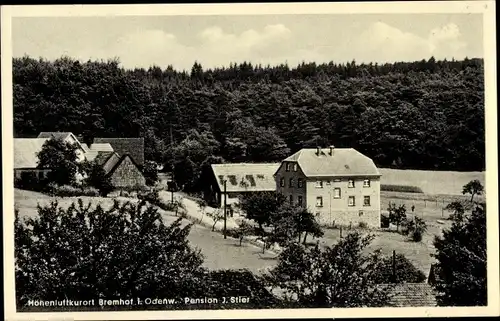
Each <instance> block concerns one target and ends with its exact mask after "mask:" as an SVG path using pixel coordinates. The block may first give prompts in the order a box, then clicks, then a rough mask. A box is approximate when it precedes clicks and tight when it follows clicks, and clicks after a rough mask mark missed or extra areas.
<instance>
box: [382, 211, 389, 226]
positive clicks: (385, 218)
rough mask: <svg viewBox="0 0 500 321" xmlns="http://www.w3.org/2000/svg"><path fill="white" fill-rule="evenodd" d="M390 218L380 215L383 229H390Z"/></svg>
mask: <svg viewBox="0 0 500 321" xmlns="http://www.w3.org/2000/svg"><path fill="white" fill-rule="evenodd" d="M389 223H390V221H389V216H387V215H384V214H381V215H380V227H381V228H388V227H389Z"/></svg>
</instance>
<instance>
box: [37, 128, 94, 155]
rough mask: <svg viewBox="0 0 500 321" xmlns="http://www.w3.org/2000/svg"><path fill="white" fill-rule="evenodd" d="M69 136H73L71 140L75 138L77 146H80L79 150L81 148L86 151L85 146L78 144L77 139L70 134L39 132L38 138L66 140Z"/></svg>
mask: <svg viewBox="0 0 500 321" xmlns="http://www.w3.org/2000/svg"><path fill="white" fill-rule="evenodd" d="M69 136H73V138H75V140H76V142H77V144H78V145H79V146H80V148H82V149H83V150H84V151H85V152H86V151H87V146H86V145H85V144H82V143H80V141H79V140H78V138H77V137H76V136H75V135H73V133H72V132H40V134H38V138H52V137H53V138H55V139H63V140H64V139H66V138H68V137H69Z"/></svg>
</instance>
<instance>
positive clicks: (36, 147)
mask: <svg viewBox="0 0 500 321" xmlns="http://www.w3.org/2000/svg"><path fill="white" fill-rule="evenodd" d="M47 140H49V138H14V168H36V167H37V165H38V156H37V153H38V152H40V151H41V150H42V146H43V144H44V143H45V142H46V141H47Z"/></svg>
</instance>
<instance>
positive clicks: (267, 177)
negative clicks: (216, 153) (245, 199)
mask: <svg viewBox="0 0 500 321" xmlns="http://www.w3.org/2000/svg"><path fill="white" fill-rule="evenodd" d="M279 166H280V164H279V163H232V164H213V165H212V166H211V169H212V173H211V178H210V182H209V184H208V186H207V190H206V191H205V195H204V196H205V201H206V202H207V203H209V204H211V205H213V206H217V207H221V206H223V204H224V182H226V202H227V204H228V205H231V204H235V203H237V202H238V200H239V196H240V195H244V194H247V193H252V192H268V191H275V190H276V183H275V180H274V176H273V175H274V173H275V172H276V171H277V170H278V167H279Z"/></svg>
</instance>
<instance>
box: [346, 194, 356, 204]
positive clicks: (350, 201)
mask: <svg viewBox="0 0 500 321" xmlns="http://www.w3.org/2000/svg"><path fill="white" fill-rule="evenodd" d="M348 204H349V206H355V205H356V198H355V197H354V196H349V203H348Z"/></svg>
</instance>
